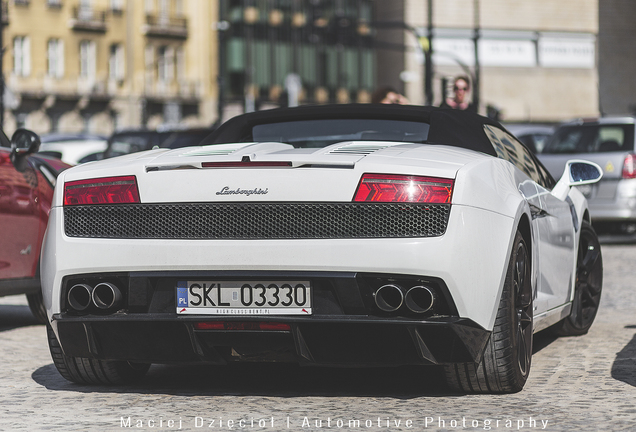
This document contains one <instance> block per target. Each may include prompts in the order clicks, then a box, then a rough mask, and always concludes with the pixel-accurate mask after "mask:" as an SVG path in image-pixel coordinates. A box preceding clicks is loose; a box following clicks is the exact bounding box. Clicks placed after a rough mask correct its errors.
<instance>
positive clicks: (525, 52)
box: [376, 0, 599, 122]
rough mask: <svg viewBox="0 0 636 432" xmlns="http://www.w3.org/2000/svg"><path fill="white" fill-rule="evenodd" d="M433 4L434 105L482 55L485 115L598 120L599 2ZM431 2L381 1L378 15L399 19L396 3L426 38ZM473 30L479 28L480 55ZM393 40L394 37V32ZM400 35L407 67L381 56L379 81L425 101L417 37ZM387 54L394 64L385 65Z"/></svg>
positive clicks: (438, 0)
mask: <svg viewBox="0 0 636 432" xmlns="http://www.w3.org/2000/svg"><path fill="white" fill-rule="evenodd" d="M430 1H431V2H432V10H433V13H432V19H433V21H432V22H433V39H432V46H433V52H434V55H433V68H434V75H433V89H434V100H433V102H434V104H436V105H437V104H439V103H441V101H442V97H443V91H444V90H443V88H445V90H446V91H447V92H448V94H449V95H450V94H452V86H451V84H452V78H453V77H454V76H457V75H460V74H470V76H474V75H475V63H476V62H475V58H476V57H477V59H478V60H479V65H480V67H479V75H480V76H479V96H480V112H481V113H483V114H485V113H486V112H487V106H488V105H490V106H491V107H495V108H497V109H499V110H500V111H501V116H502V118H503V119H504V120H509V121H534V122H542V121H548V122H554V121H559V120H565V119H569V118H572V117H579V116H594V115H598V113H599V96H598V93H599V92H598V87H599V84H598V69H597V60H596V59H597V43H596V39H597V35H598V23H599V18H598V10H599V4H598V0H559V1H555V0H514V1H510V0H430ZM428 2H429V0H404V1H403V2H401V1H391V2H390V3H389V2H386V1H382V0H379V1H377V2H376V7H377V9H378V10H376V16H390V15H391V13H393V15H394V16H392V17H391V19H396V18H398V19H399V17H395V10H396V9H397V8H398V6H399V7H401V11H400V13H401V14H402V17H403V19H404V21H405V22H406V23H407V24H409V25H410V26H412V27H413V28H415V29H416V30H417V31H418V32H419V34H420V35H427V34H428V23H429V17H428ZM385 8H387V9H390V10H389V11H386V12H385V11H383V9H385ZM475 28H478V29H479V32H478V46H479V51H478V53H477V56H476V55H475V35H476V34H475ZM388 37H393V38H394V39H395V38H396V37H397V36H396V34H395V32H394V34H393V35H392V36H391V35H390V34H389V35H388ZM401 37H403V40H404V44H405V45H406V47H407V49H406V50H405V52H404V55H403V63H401V65H400V64H398V62H396V61H395V57H396V56H397V55H398V54H396V53H395V52H392V53H388V52H383V51H379V52H378V59H379V64H388V65H392V67H390V69H389V70H385V71H384V72H383V73H382V75H381V76H382V77H384V78H385V79H386V80H391V82H392V83H393V84H394V85H398V86H403V89H404V91H405V92H406V94H407V96H408V97H409V99H410V100H411V101H412V102H414V103H423V101H424V95H423V91H422V89H423V85H424V84H423V82H424V78H423V72H424V66H423V55H422V54H421V51H420V50H419V48H418V44H417V40H416V38H415V37H414V35H413V34H410V33H409V32H402V35H401ZM385 57H386V58H391V57H392V58H393V61H388V62H387V61H384V60H383V58H385ZM400 66H401V67H402V68H403V69H401V70H400V69H399V68H400ZM379 73H380V72H379ZM400 78H401V80H400ZM444 82H446V83H447V86H446V87H444V86H443V83H444Z"/></svg>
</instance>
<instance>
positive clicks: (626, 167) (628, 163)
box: [623, 153, 636, 179]
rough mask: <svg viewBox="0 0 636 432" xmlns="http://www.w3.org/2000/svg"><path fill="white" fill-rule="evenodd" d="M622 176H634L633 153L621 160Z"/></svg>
mask: <svg viewBox="0 0 636 432" xmlns="http://www.w3.org/2000/svg"><path fill="white" fill-rule="evenodd" d="M623 178H624V179H633V178H636V155H635V154H633V153H630V154H628V155H627V156H626V157H625V162H623Z"/></svg>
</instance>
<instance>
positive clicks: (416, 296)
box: [404, 285, 435, 313]
mask: <svg viewBox="0 0 636 432" xmlns="http://www.w3.org/2000/svg"><path fill="white" fill-rule="evenodd" d="M404 302H405V303H406V307H407V308H408V309H409V310H410V311H411V312H415V313H424V312H428V311H429V310H431V308H432V307H433V305H434V304H435V293H434V292H433V291H432V290H431V289H430V288H427V287H425V286H422V285H418V286H414V287H412V288H410V289H409V290H408V291H407V292H406V295H405V296H404Z"/></svg>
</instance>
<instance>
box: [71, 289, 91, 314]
mask: <svg viewBox="0 0 636 432" xmlns="http://www.w3.org/2000/svg"><path fill="white" fill-rule="evenodd" d="M92 293H93V287H91V286H90V285H86V284H75V285H73V286H72V287H71V288H70V289H69V290H68V295H67V299H68V305H69V306H70V307H71V308H72V309H74V310H76V311H78V312H79V311H83V310H85V309H86V308H88V307H89V306H90V305H91V298H92Z"/></svg>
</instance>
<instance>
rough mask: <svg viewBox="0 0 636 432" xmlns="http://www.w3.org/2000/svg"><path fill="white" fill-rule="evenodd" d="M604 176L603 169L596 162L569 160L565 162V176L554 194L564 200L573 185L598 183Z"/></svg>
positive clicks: (558, 183) (555, 187) (554, 190)
mask: <svg viewBox="0 0 636 432" xmlns="http://www.w3.org/2000/svg"><path fill="white" fill-rule="evenodd" d="M601 177H603V170H602V169H601V167H600V166H598V165H597V164H595V163H594V162H590V161H585V160H569V161H567V163H566V164H565V171H563V176H561V179H560V180H559V181H558V182H557V184H556V186H554V189H552V195H554V196H555V197H557V198H559V199H560V200H564V199H565V198H566V197H567V196H568V193H569V192H570V188H571V187H572V186H581V185H586V184H591V183H596V182H597V181H599V180H600V179H601Z"/></svg>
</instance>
